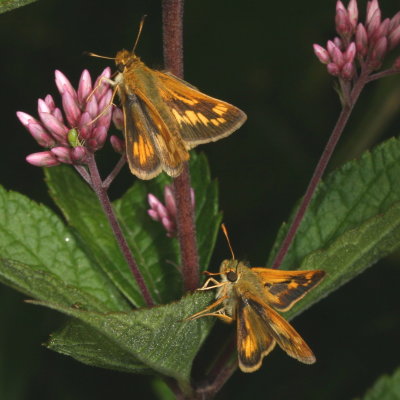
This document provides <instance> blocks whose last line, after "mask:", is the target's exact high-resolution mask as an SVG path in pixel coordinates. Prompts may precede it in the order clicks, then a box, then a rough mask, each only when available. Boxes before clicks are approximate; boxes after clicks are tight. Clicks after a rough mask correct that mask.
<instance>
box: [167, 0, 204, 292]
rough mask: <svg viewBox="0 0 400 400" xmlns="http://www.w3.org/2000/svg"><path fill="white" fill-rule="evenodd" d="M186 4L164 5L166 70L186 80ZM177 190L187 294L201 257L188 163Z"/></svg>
mask: <svg viewBox="0 0 400 400" xmlns="http://www.w3.org/2000/svg"><path fill="white" fill-rule="evenodd" d="M183 5H184V1H183V0H163V2H162V8H163V43H164V63H165V68H166V69H168V70H169V71H171V72H172V73H173V74H174V75H176V76H177V77H179V78H183V33H182V32H183ZM174 191H175V201H176V207H177V225H178V237H179V244H180V249H181V263H182V277H183V286H184V290H185V291H188V290H195V289H196V288H197V287H198V284H199V257H198V252H197V242H196V226H195V222H194V210H193V206H192V202H191V196H190V173H189V167H188V164H187V163H185V166H184V169H183V172H182V174H181V175H179V176H178V177H177V178H176V179H174Z"/></svg>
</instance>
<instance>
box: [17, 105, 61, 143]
mask: <svg viewBox="0 0 400 400" xmlns="http://www.w3.org/2000/svg"><path fill="white" fill-rule="evenodd" d="M17 117H18V119H19V120H20V122H21V123H22V125H24V126H25V128H26V129H27V130H28V132H29V133H30V134H31V135H32V136H33V138H34V139H35V140H36V142H37V143H38V144H39V145H40V146H43V147H52V146H54V145H55V144H56V142H55V140H54V139H53V138H52V137H51V136H50V135H49V134H48V133H47V132H46V130H45V129H44V128H43V125H42V124H41V123H40V122H39V121H37V120H36V119H35V118H33V117H31V116H30V115H29V114H26V113H24V112H22V111H18V112H17Z"/></svg>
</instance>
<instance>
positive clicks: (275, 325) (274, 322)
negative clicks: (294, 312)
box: [246, 295, 315, 364]
mask: <svg viewBox="0 0 400 400" xmlns="http://www.w3.org/2000/svg"><path fill="white" fill-rule="evenodd" d="M246 302H247V304H248V306H249V307H251V309H252V310H253V312H254V313H255V314H257V316H258V317H259V318H260V319H261V320H262V322H263V324H265V327H266V330H267V332H268V333H269V334H270V335H271V337H272V338H273V339H274V340H275V341H276V342H277V343H278V345H279V346H280V347H281V348H282V350H284V351H285V352H286V353H287V354H288V355H289V356H291V357H293V358H296V359H297V360H299V361H301V362H303V363H305V364H313V363H314V362H315V356H314V354H313V352H312V351H311V349H310V348H309V347H308V345H307V343H306V342H305V341H304V340H303V339H302V337H301V336H300V335H299V334H298V333H297V331H296V330H295V329H294V328H293V326H292V325H290V324H289V322H287V321H286V320H285V319H284V318H282V317H281V316H280V315H279V314H278V313H277V312H276V311H275V310H273V309H272V308H271V307H270V306H268V305H267V304H265V303H264V302H262V301H260V300H259V299H258V298H256V297H254V296H252V295H248V296H247V297H246Z"/></svg>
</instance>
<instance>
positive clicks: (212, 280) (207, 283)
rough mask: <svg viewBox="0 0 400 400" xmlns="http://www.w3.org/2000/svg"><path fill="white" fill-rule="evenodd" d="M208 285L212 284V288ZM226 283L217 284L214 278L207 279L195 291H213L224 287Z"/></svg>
mask: <svg viewBox="0 0 400 400" xmlns="http://www.w3.org/2000/svg"><path fill="white" fill-rule="evenodd" d="M209 283H213V286H208V285H209ZM226 283H227V282H218V281H217V280H216V279H214V278H208V279H207V280H206V281H205V282H204V285H203V286H202V287H201V288H199V289H197V290H209V289H215V288H219V287H221V286H224V285H226Z"/></svg>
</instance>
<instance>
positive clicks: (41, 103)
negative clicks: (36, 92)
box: [38, 99, 52, 114]
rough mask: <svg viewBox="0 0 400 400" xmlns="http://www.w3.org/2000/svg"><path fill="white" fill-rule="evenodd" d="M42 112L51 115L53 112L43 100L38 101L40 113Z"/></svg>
mask: <svg viewBox="0 0 400 400" xmlns="http://www.w3.org/2000/svg"><path fill="white" fill-rule="evenodd" d="M42 112H43V113H48V114H51V112H52V110H51V109H50V107H49V106H48V105H47V103H46V102H45V101H44V100H43V99H38V113H39V114H40V113H42Z"/></svg>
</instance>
